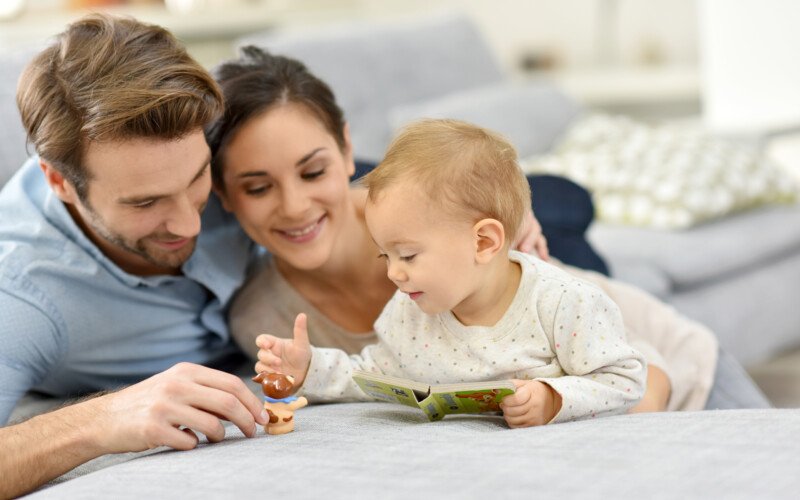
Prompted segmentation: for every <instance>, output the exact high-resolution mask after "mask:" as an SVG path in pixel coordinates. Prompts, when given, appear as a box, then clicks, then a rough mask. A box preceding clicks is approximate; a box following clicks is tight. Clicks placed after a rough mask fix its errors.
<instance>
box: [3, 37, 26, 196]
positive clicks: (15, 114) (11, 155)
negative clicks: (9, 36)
mask: <svg viewBox="0 0 800 500" xmlns="http://www.w3.org/2000/svg"><path fill="white" fill-rule="evenodd" d="M33 54H34V50H33V49H24V50H19V51H14V52H6V53H3V52H0V68H2V71H0V188H2V187H3V185H5V183H6V181H7V180H8V179H10V178H11V176H12V175H13V174H14V172H16V171H17V170H18V169H19V167H21V166H22V164H23V163H24V162H25V160H26V159H27V158H28V152H27V150H26V147H25V144H26V142H25V139H26V138H25V129H24V128H23V127H22V122H21V121H20V118H19V110H18V109H17V100H16V95H17V80H18V79H19V76H20V74H21V73H22V70H23V69H24V68H25V65H26V64H27V63H28V61H29V60H30V59H31V57H33Z"/></svg>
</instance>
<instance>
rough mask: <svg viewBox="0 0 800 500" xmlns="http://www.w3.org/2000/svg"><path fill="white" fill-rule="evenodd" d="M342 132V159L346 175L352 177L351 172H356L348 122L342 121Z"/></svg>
mask: <svg viewBox="0 0 800 500" xmlns="http://www.w3.org/2000/svg"><path fill="white" fill-rule="evenodd" d="M342 133H343V135H344V150H343V151H342V154H343V155H344V161H345V164H346V166H347V176H348V177H352V176H353V174H355V173H356V162H355V159H354V158H353V142H352V141H351V140H350V124H349V123H347V122H345V123H344V130H343V131H342Z"/></svg>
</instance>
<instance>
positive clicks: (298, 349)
mask: <svg viewBox="0 0 800 500" xmlns="http://www.w3.org/2000/svg"><path fill="white" fill-rule="evenodd" d="M306 321H307V319H306V315H305V314H302V313H301V314H298V315H297V318H296V319H295V320H294V338H293V339H284V338H280V337H275V336H274V335H259V336H258V337H257V338H256V345H257V346H258V348H259V349H258V363H256V372H258V373H260V372H262V371H267V372H281V373H285V374H286V375H291V376H292V377H294V380H295V386H297V387H299V386H301V385H302V384H303V381H304V380H305V378H306V372H308V366H309V364H310V363H311V344H310V343H309V341H308V329H307V326H306Z"/></svg>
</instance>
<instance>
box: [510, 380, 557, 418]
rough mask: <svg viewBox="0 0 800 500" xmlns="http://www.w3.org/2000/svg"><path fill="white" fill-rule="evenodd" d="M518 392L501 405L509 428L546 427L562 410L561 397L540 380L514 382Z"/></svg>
mask: <svg viewBox="0 0 800 500" xmlns="http://www.w3.org/2000/svg"><path fill="white" fill-rule="evenodd" d="M513 382H514V385H516V386H517V392H515V393H514V394H512V395H510V396H506V397H505V398H504V399H503V402H502V403H500V408H502V410H503V418H505V420H506V423H508V426H509V427H511V428H512V429H513V428H517V427H532V426H534V425H544V424H546V423H548V422H550V421H551V420H553V417H555V416H556V415H557V414H558V412H559V410H561V395H559V394H558V393H557V392H556V391H555V390H553V388H552V387H550V386H549V385H547V384H545V383H543V382H539V381H538V380H514V381H513Z"/></svg>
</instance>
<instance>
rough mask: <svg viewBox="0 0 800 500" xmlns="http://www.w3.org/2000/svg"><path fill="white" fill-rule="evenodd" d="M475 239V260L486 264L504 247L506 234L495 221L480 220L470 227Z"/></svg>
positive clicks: (498, 222) (501, 226) (501, 225)
mask: <svg viewBox="0 0 800 500" xmlns="http://www.w3.org/2000/svg"><path fill="white" fill-rule="evenodd" d="M472 234H473V236H474V238H475V247H476V248H475V250H476V252H475V260H476V261H477V262H478V263H479V264H486V263H488V262H489V261H491V260H492V259H493V258H494V256H495V255H497V254H498V253H500V251H501V250H503V248H504V247H505V243H506V232H505V229H503V224H501V223H500V221H498V220H497V219H481V220H479V221H478V222H476V223H475V225H474V226H472Z"/></svg>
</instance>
